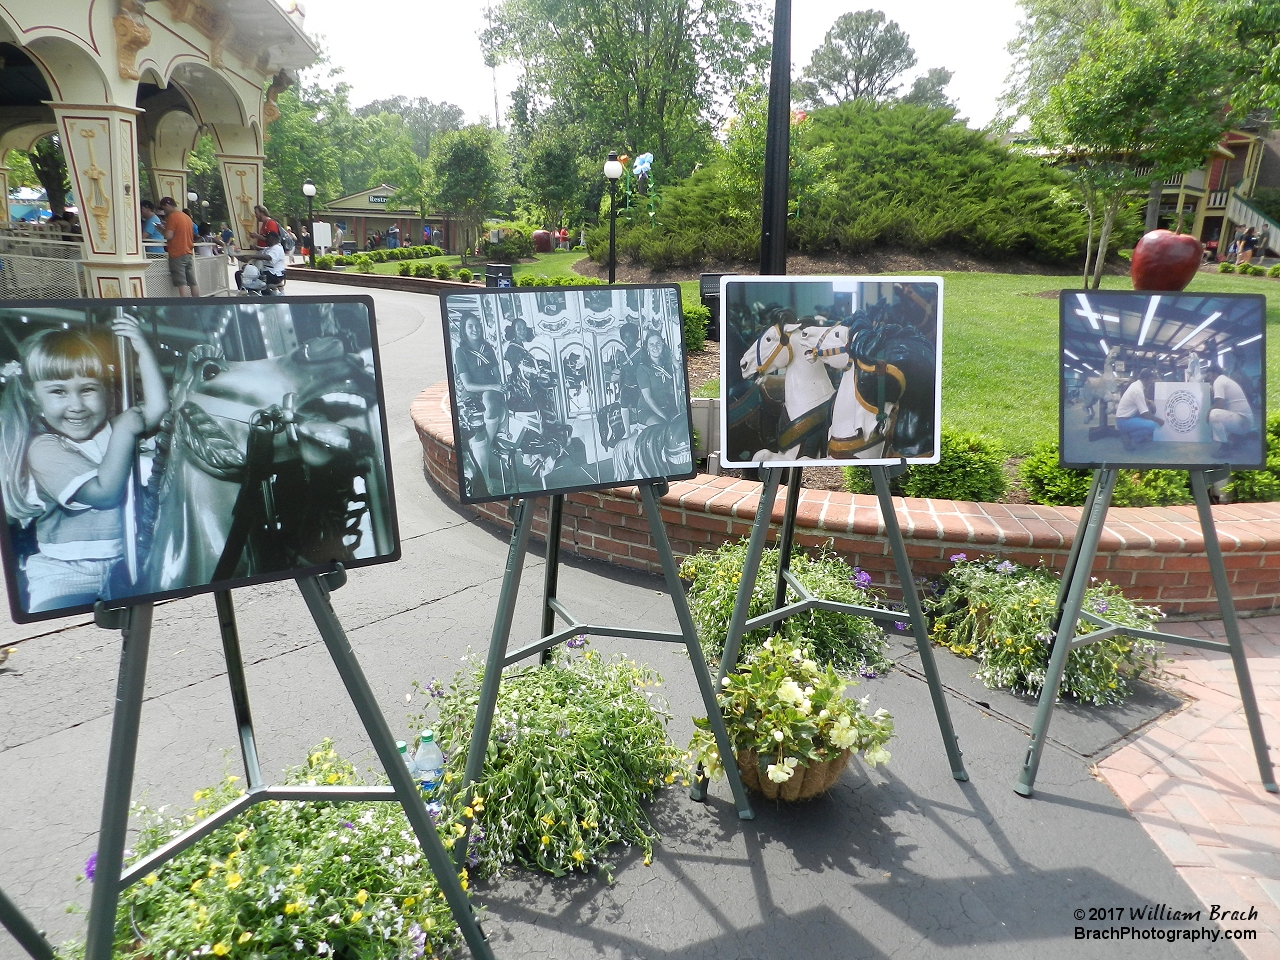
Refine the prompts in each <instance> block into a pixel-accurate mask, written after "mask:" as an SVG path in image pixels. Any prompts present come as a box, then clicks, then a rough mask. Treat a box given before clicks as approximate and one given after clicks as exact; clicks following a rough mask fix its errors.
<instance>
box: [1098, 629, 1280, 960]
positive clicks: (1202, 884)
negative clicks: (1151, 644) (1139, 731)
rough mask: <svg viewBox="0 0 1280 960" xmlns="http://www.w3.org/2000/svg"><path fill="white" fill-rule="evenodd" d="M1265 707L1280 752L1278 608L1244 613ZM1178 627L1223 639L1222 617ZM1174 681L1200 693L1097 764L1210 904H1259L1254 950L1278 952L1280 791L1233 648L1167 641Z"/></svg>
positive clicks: (1271, 959)
mask: <svg viewBox="0 0 1280 960" xmlns="http://www.w3.org/2000/svg"><path fill="white" fill-rule="evenodd" d="M1240 631H1241V634H1242V637H1243V639H1244V642H1245V646H1246V648H1247V652H1248V657H1249V670H1250V674H1251V675H1252V677H1253V686H1254V692H1255V694H1256V695H1257V698H1258V709H1259V711H1260V712H1261V714H1262V725H1263V729H1264V731H1265V732H1266V736H1267V742H1268V743H1269V744H1270V745H1271V754H1272V757H1273V758H1277V759H1280V750H1278V749H1277V747H1278V746H1280V617H1259V618H1257V619H1252V620H1242V621H1241V622H1240ZM1170 632H1174V633H1180V634H1183V635H1185V636H1199V637H1204V638H1207V639H1211V640H1223V639H1225V636H1224V634H1223V631H1222V623H1221V621H1209V622H1204V623H1178V624H1173V625H1172V627H1171V628H1170ZM1169 650H1170V652H1172V653H1173V655H1174V662H1173V663H1172V664H1171V665H1170V667H1169V674H1170V677H1171V679H1172V681H1173V683H1172V686H1173V687H1174V688H1175V689H1177V690H1178V691H1179V692H1181V693H1183V694H1185V695H1186V696H1188V697H1191V698H1194V699H1193V700H1192V701H1191V702H1190V703H1189V704H1188V706H1187V707H1186V709H1184V710H1182V711H1180V712H1179V713H1177V714H1175V715H1173V716H1172V717H1170V718H1168V719H1167V720H1165V721H1164V722H1163V723H1159V724H1156V725H1154V726H1153V727H1151V728H1150V729H1148V730H1147V731H1146V732H1145V733H1144V734H1143V735H1142V736H1140V737H1139V738H1138V739H1136V740H1134V741H1133V742H1132V743H1130V744H1129V745H1127V746H1125V747H1124V748H1123V749H1121V750H1118V751H1116V752H1115V753H1113V754H1112V755H1111V756H1109V757H1107V758H1106V759H1105V760H1103V761H1102V762H1101V763H1099V764H1098V771H1099V773H1101V774H1102V776H1103V778H1104V779H1105V781H1106V782H1107V784H1108V785H1110V787H1111V788H1112V789H1113V790H1114V791H1115V792H1116V795H1117V796H1118V797H1119V798H1120V799H1121V800H1122V801H1123V802H1124V805H1125V806H1126V807H1128V808H1129V810H1130V811H1131V812H1132V813H1133V815H1134V816H1135V817H1136V818H1137V819H1138V822H1139V823H1141V824H1142V826H1143V827H1144V828H1145V829H1146V831H1147V833H1148V834H1150V836H1151V838H1152V839H1153V840H1154V841H1155V842H1156V845H1157V846H1158V847H1159V848H1160V849H1161V851H1163V852H1164V854H1165V856H1166V857H1168V858H1169V861H1170V862H1171V863H1172V864H1173V865H1174V866H1175V867H1176V868H1177V870H1178V874H1179V875H1180V876H1181V877H1182V878H1183V879H1184V880H1185V881H1186V882H1187V885H1188V886H1189V887H1190V888H1191V889H1192V890H1193V891H1194V892H1195V894H1196V896H1197V897H1199V898H1200V900H1201V901H1202V902H1203V903H1204V904H1205V905H1206V906H1211V905H1213V904H1231V903H1240V902H1243V903H1246V904H1249V905H1251V906H1256V907H1257V911H1258V916H1257V919H1256V920H1246V921H1241V922H1233V921H1225V922H1223V924H1222V926H1223V927H1224V928H1230V927H1250V928H1254V929H1256V930H1257V931H1258V940H1257V941H1256V942H1250V941H1241V942H1239V944H1238V945H1239V947H1240V951H1241V953H1243V954H1244V955H1245V956H1246V957H1248V958H1249V960H1275V958H1276V957H1280V797H1277V796H1276V795H1275V794H1270V793H1267V792H1266V791H1265V790H1263V789H1262V785H1261V783H1260V782H1259V780H1258V765H1257V762H1256V761H1255V759H1254V754H1253V745H1252V741H1251V740H1250V739H1249V730H1248V728H1247V727H1246V725H1245V718H1244V710H1243V709H1242V708H1241V706H1240V695H1239V691H1238V688H1237V686H1236V677H1235V671H1234V670H1233V669H1232V666H1231V658H1230V657H1229V656H1228V655H1227V654H1225V653H1216V652H1212V651H1207V650H1195V649H1191V648H1180V649H1178V648H1169Z"/></svg>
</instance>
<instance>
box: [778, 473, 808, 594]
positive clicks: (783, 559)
mask: <svg viewBox="0 0 1280 960" xmlns="http://www.w3.org/2000/svg"><path fill="white" fill-rule="evenodd" d="M802 471H803V468H802V467H790V468H789V469H787V470H786V471H785V473H786V477H787V508H786V510H785V511H784V512H783V514H782V530H781V531H780V532H779V533H778V582H777V584H776V585H775V586H774V588H773V609H775V610H777V609H779V608H781V607H785V606H786V605H787V571H788V570H790V569H791V548H792V546H793V545H794V543H795V537H796V511H797V510H799V509H800V478H801V476H802ZM770 509H771V510H772V505H770Z"/></svg>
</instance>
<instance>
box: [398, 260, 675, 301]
mask: <svg viewBox="0 0 1280 960" xmlns="http://www.w3.org/2000/svg"><path fill="white" fill-rule="evenodd" d="M534 256H535V259H534V261H533V262H532V263H515V264H512V265H511V274H512V276H513V277H519V276H523V275H524V274H533V275H534V276H538V275H540V274H546V275H547V276H549V277H554V276H558V275H560V274H570V275H571V274H572V273H573V265H574V264H575V263H577V262H578V261H579V260H581V259H583V258H584V257H586V254H585V253H582V252H581V251H579V252H578V253H569V252H568V251H563V250H558V251H556V252H555V253H539V254H535V255H534ZM424 262H425V263H429V264H431V265H432V266H434V265H435V264H437V263H447V264H448V265H449V266H451V267H452V268H453V270H454V272H455V273H457V271H458V267H460V266H462V258H461V257H460V256H458V255H457V254H453V255H450V256H444V257H428V258H427V259H426V260H425V261H423V260H390V261H388V262H387V263H375V264H374V265H373V272H374V273H386V274H391V275H392V276H395V275H398V274H399V273H400V264H402V263H424ZM484 263H485V262H484V260H483V259H481V258H479V257H468V258H467V269H468V270H470V271H471V272H472V273H474V274H476V275H477V276H478V275H480V274H482V273H484ZM694 287H695V288H696V287H697V283H695V284H694ZM695 292H696V291H695Z"/></svg>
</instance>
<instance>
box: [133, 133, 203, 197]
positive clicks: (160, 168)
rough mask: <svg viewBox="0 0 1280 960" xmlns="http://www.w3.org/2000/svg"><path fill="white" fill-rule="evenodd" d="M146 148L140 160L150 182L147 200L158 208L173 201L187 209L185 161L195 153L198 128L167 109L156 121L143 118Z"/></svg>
mask: <svg viewBox="0 0 1280 960" xmlns="http://www.w3.org/2000/svg"><path fill="white" fill-rule="evenodd" d="M142 130H143V136H144V138H145V141H146V144H145V149H144V150H143V153H142V156H143V159H144V160H145V161H146V165H147V177H148V178H149V179H150V180H151V191H152V193H153V194H154V195H153V196H152V197H151V199H152V200H153V201H155V202H156V203H157V204H159V202H160V200H161V199H162V198H164V197H173V199H174V200H176V201H177V203H178V206H179V207H182V208H183V209H185V208H186V206H187V158H188V157H190V155H191V151H192V150H194V149H195V145H196V137H198V136H199V135H200V126H199V124H197V123H196V121H195V119H194V118H193V117H192V116H191V114H189V113H187V112H186V111H185V110H176V109H170V110H167V111H165V112H164V113H162V114H161V115H160V116H159V117H152V116H151V115H150V114H148V115H147V116H146V117H145V118H144V123H143V127H142Z"/></svg>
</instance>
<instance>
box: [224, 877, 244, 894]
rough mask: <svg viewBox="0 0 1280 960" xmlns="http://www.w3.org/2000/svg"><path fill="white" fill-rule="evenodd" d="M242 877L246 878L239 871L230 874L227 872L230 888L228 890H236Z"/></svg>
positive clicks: (228, 886)
mask: <svg viewBox="0 0 1280 960" xmlns="http://www.w3.org/2000/svg"><path fill="white" fill-rule="evenodd" d="M242 879H244V878H243V877H241V876H240V874H238V873H228V874H227V889H228V890H234V889H235V888H236V887H238V886H240V881H241V880H242Z"/></svg>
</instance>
